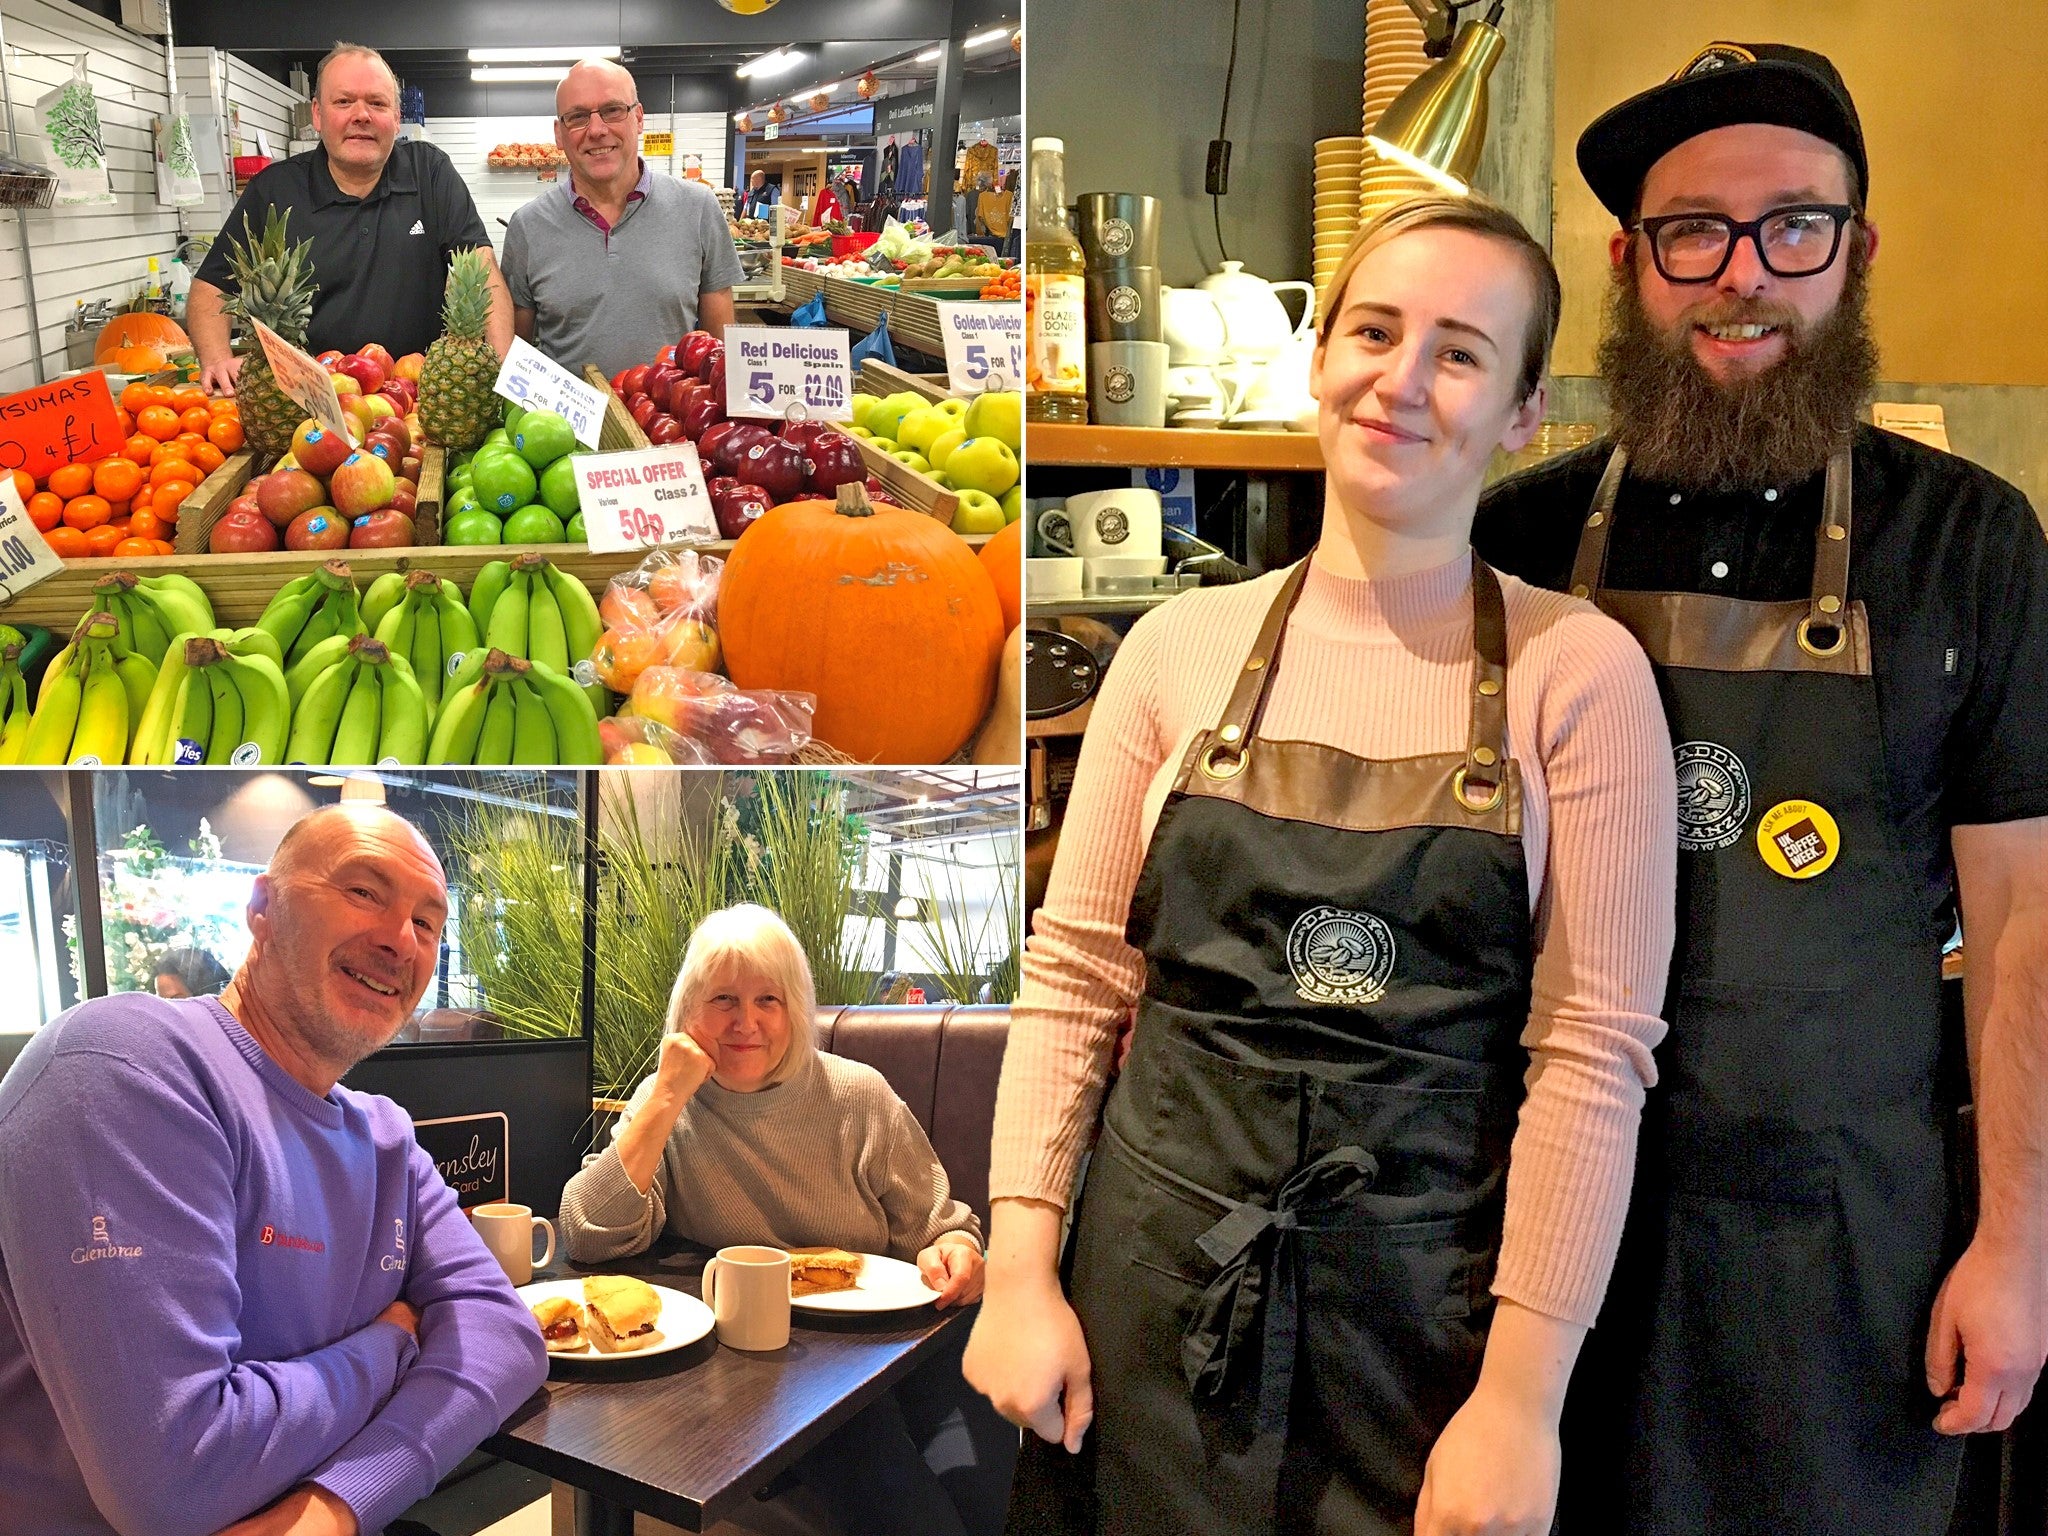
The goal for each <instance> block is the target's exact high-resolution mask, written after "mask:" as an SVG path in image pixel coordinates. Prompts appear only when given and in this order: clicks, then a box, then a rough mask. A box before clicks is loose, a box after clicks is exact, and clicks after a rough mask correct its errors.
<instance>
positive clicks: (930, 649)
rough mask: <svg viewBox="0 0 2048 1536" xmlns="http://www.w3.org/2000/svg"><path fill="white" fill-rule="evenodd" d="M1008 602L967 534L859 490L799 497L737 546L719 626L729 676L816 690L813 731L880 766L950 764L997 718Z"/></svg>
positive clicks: (759, 684) (751, 684) (746, 684)
mask: <svg viewBox="0 0 2048 1536" xmlns="http://www.w3.org/2000/svg"><path fill="white" fill-rule="evenodd" d="M1002 622H1003V616H1002V605H1001V603H1000V602H998V601H997V599H996V593H995V587H994V585H993V583H991V582H990V580H989V576H988V572H987V571H986V570H985V569H983V567H982V564H981V562H980V561H979V560H978V559H976V558H975V553H974V551H973V550H972V549H971V548H969V547H968V544H967V541H966V540H965V539H962V538H961V537H960V536H959V535H958V534H956V533H954V532H953V531H952V530H951V529H950V528H948V527H946V525H945V524H943V523H941V522H939V521H938V520H937V519H936V518H931V517H927V516H925V515H924V514H923V513H922V512H910V511H905V510H902V509H900V508H896V507H874V506H871V505H870V504H869V502H868V499H867V493H866V492H865V491H864V490H863V489H862V488H861V487H860V486H859V485H843V486H841V487H840V488H839V492H838V500H837V501H836V502H832V501H791V502H785V503H783V504H782V505H781V506H779V507H776V508H774V509H773V510H771V511H769V512H768V513H766V514H765V515H764V516H762V517H761V518H760V519H759V520H758V521H756V522H755V523H754V524H753V525H752V526H750V527H749V528H748V529H747V531H746V532H745V533H743V534H742V535H741V536H740V539H739V542H738V543H737V544H736V545H734V546H733V552H732V557H731V559H729V560H728V561H727V562H726V566H725V576H724V579H723V580H722V582H721V583H720V586H719V593H718V630H719V635H720V637H721V639H722V640H723V642H724V645H725V659H726V665H727V669H728V671H730V673H731V674H732V679H733V681H734V682H736V683H738V684H739V685H740V686H741V687H742V688H771V689H789V690H794V691H797V692H803V693H813V694H816V695H817V696H818V714H817V719H816V722H815V729H816V731H817V735H818V739H819V740H820V741H823V742H825V743H827V744H828V745H830V746H834V747H837V748H838V749H839V750H840V751H842V752H845V753H847V754H849V755H850V756H853V757H857V758H859V759H861V760H862V761H864V762H871V763H943V762H945V761H946V760H947V759H949V758H951V757H952V755H953V754H954V753H955V752H957V751H959V750H960V748H961V747H962V746H963V745H965V743H966V742H967V739H968V738H969V737H970V736H972V735H973V734H974V729H975V727H976V726H977V725H979V724H980V723H981V719H982V716H983V715H985V714H987V713H988V705H989V699H990V697H991V695H992V694H993V693H994V690H995V681H996V657H997V655H998V654H999V652H1000V650H1001V647H1002V642H1003V630H1002V628H1001V626H1002Z"/></svg>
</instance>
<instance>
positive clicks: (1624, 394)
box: [1474, 43, 2048, 1536]
mask: <svg viewBox="0 0 2048 1536" xmlns="http://www.w3.org/2000/svg"><path fill="white" fill-rule="evenodd" d="M1578 158H1579V166H1580V169H1581V170H1582V171H1583V172H1584V174H1585V176H1586V179H1587V180H1588V182H1589V183H1591V185H1592V187H1593V190H1594V191H1595V192H1596V193H1597V194H1598V195H1599V197H1600V199H1601V201H1602V202H1603V203H1604V204H1605V205H1606V206H1607V207H1608V208H1609V209H1610V210H1611V211H1612V212H1613V213H1614V215H1615V217H1616V218H1617V219H1618V220H1619V221H1620V222H1621V225H1622V228H1621V229H1620V230H1618V231H1617V232H1616V234H1615V235H1614V237H1613V244H1612V258H1613V262H1614V289H1613V293H1612V296H1611V301H1610V306H1609V316H1608V326H1607V333H1606V336H1605V338H1604V340H1603V342H1602V346H1601V353H1600V358H1601V371H1602V373H1603V375H1604V376H1605V378H1606V381H1607V383H1608V386H1609V397H1610V404H1611V409H1612V424H1611V428H1610V432H1609V436H1608V437H1607V438H1606V439H1605V440H1604V441H1602V442H1599V443H1596V444H1594V445H1593V446H1591V447H1590V448H1588V449H1585V450H1583V451H1581V452H1578V453H1575V454H1571V455H1569V456H1566V457H1564V458H1561V459H1558V460H1556V461H1553V462H1551V463H1548V464H1545V465H1542V466H1540V467H1539V468H1537V469H1535V470H1533V471H1531V472H1530V473H1528V474H1525V475H1521V476H1518V477H1516V478H1515V479H1513V480H1511V481H1508V482H1506V483H1504V484H1502V485H1500V486H1497V487H1495V488H1494V490H1493V493H1492V494H1491V495H1490V496H1489V497H1488V498H1487V500H1486V501H1485V503H1484V504H1483V506H1482V508H1481V512H1480V517H1479V523H1478V527H1477V529H1476V531H1475V536H1474V542H1475V544H1476V545H1477V547H1478V550H1479V552H1480V554H1482V555H1483V556H1484V557H1485V558H1486V559H1488V560H1490V561H1492V562H1493V563H1494V564H1496V565H1498V566H1500V567H1502V568H1504V569H1506V570H1509V571H1512V572H1514V573H1516V574H1517V575H1520V576H1522V577H1524V578H1526V579H1528V580H1531V581H1536V582H1540V583H1542V584H1544V585H1546V586H1551V587H1559V588H1569V589H1571V590H1573V591H1575V592H1578V593H1580V594H1581V595H1583V596H1587V597H1590V598H1591V599H1592V600H1594V601H1595V602H1597V603H1599V604H1600V606H1601V607H1602V608H1604V609H1606V610H1607V611H1608V612H1610V613H1612V614H1613V615H1614V616H1615V617H1617V618H1618V619H1620V620H1621V621H1622V622H1623V623H1624V624H1626V625H1627V626H1628V627H1629V628H1630V630H1631V631H1632V632H1633V633H1634V634H1635V635H1636V636H1637V638H1638V639H1639V640H1640V641H1641V642H1642V643H1643V646H1644V649H1645V650H1646V651H1647V652H1648V653H1649V654H1650V657H1651V660H1652V661H1653V663H1655V665H1656V668H1657V672H1658V678H1659V682H1660V685H1661V687H1662V690H1663V694H1664V699H1665V706H1666V710H1667V713H1668V715H1669V717H1670V720H1671V727H1672V731H1671V734H1672V740H1673V741H1674V742H1676V743H1678V745H1677V748H1676V751H1677V757H1678V782H1679V845H1680V848H1681V850H1682V851H1681V854H1680V875H1679V893H1678V900H1679V925H1678V931H1679V935H1680V939H1679V945H1678V951H1677V954H1676V955H1675V957H1674V962H1673V975H1672V980H1671V988H1670V992H1669V995H1668V998H1667V1004H1666V1006H1667V1009H1668V1011H1669V1019H1670V1024H1671V1032H1670V1035H1669V1037H1668V1039H1667V1040H1666V1043H1665V1044H1664V1046H1663V1047H1662V1048H1661V1049H1660V1050H1659V1051H1658V1053H1657V1054H1658V1060H1659V1069H1660V1073H1661V1076H1662V1083H1661V1085H1660V1087H1659V1089H1658V1091H1657V1092H1656V1093H1655V1094H1654V1095H1653V1096H1652V1100H1651V1103H1650V1105H1649V1107H1648V1109H1647V1110H1646V1114H1645V1119H1644V1127H1643V1139H1642V1155H1641V1158H1640V1163H1639V1167H1638V1177H1637V1181H1636V1185H1635V1191H1634V1195H1633V1198H1632V1203H1631V1210H1630V1220H1629V1229H1628V1235H1627V1237H1626V1239H1625V1240H1624V1243H1623V1248H1622V1255H1621V1260H1620V1263H1619V1265H1618V1266H1617V1269H1616V1272H1615V1276H1614V1280H1613V1283H1612V1285H1611V1286H1610V1288H1609V1292H1608V1299H1607V1304H1606V1308H1605V1311H1604V1312H1603V1314H1602V1317H1601V1320H1600V1326H1599V1327H1598V1328H1596V1329H1595V1330H1594V1332H1593V1333H1592V1335H1591V1338H1590V1341H1589V1343H1588V1346H1587V1354H1586V1357H1585V1358H1584V1359H1583V1360H1582V1361H1581V1364H1580V1367H1579V1370H1578V1374H1577V1375H1576V1377H1575V1378H1574V1380H1573V1384H1572V1400H1571V1403H1570V1404H1569V1406H1568V1408H1567V1412H1566V1418H1565V1449H1564V1476H1565V1486H1564V1490H1563V1496H1562V1498H1561V1500H1560V1506H1559V1508H1560V1514H1561V1524H1560V1530H1562V1531H1564V1532H1567V1533H1570V1536H1578V1533H1582V1532H1591V1533H1598V1536H1607V1533H1610V1532H1626V1533H1656V1536H1679V1533H1687V1536H1691V1533H1697V1532H1712V1533H1715V1536H1726V1533H1750V1532H1754V1533H1758V1536H1762V1533H1766V1532H1768V1533H1770V1536H1783V1533H1788V1532H1798V1533H1799V1536H1823V1533H1826V1536H1872V1533H1877V1532H1883V1533H1885V1536H1945V1533H1946V1532H1947V1530H1948V1528H1949V1520H1950V1513H1951V1505H1952V1503H1953V1499H1954V1493H1955V1488H1956V1479H1957V1468H1958V1465H1959V1458H1960V1442H1959V1441H1958V1440H1957V1439H1955V1438H1953V1437H1956V1436H1959V1435H1962V1434H1967V1433H1971V1432H1974V1431H1984V1430H2000V1429H2003V1428H2005V1427H2006V1426H2007V1425H2008V1424H2010V1423H2011V1421H2012V1419H2013V1417H2014V1415H2016V1414H2017V1413H2018V1412H2019V1411H2020V1409H2021V1408H2023V1407H2024V1406H2025V1405H2026V1403H2027V1400H2028V1398H2029V1396H2030V1395H2031V1394H2032V1392H2033V1389H2034V1385H2035V1381H2036V1379H2037V1376H2038V1374H2039V1371H2040V1368H2041V1363H2042V1358H2043V1354H2044V1352H2048V1320H2044V1315H2043V1314H2044V1212H2048V1168H2044V1164H2048V1080H2044V1064H2048V1048H2044V1039H2048V702H2044V701H2048V687H2044V684H2048V541H2044V540H2043V537H2042V530H2041V526H2040V524H2039V522H2038V521H2037V520H2036V518H2035V516H2034V514H2033V511H2032V510H2031V509H2030V508H2029V506H2028V505H2027V502H2026V499H2025V497H2023V496H2022V495H2021V494H2020V492H2019V491H2017V490H2016V489H2014V488H2013V487H2012V486H2010V485H2008V484H2006V483H2005V482H2004V481H2002V480H2000V479H1998V478H1997V477H1996V476H1994V475H1992V474H1990V473H1988V472H1987V471H1985V470H1983V469H1981V468H1979V467H1978V466H1976V465H1974V464H1971V463H1969V462H1968V461H1967V460H1964V459H1960V458H1954V457H1951V456H1949V455H1947V454H1943V453H1938V452H1935V451H1933V450H1931V449H1928V448H1924V447H1921V446H1919V445H1917V444H1915V443H1912V442H1910V441H1908V440H1906V439H1905V438H1902V437H1897V436H1893V435H1891V434H1889V433H1886V432H1881V431H1877V430H1875V429H1874V428H1871V427H1869V426H1863V425H1858V424H1857V417H1858V414H1859V412H1860V408H1861V406H1862V405H1863V403H1864V401H1865V400H1866V399H1867V397H1868V395H1869V393H1870V391H1871V388H1872V386H1873V384H1874V382H1875V380H1876V378H1877V357H1876V349H1875V346H1874V344H1873V343H1872V340H1871V337H1870V332H1869V328H1868V323H1867V318H1866V313H1865V292H1866V275H1867V273H1868V271H1869V269H1870V266H1871V262H1872V258H1873V257H1874V255H1875V253H1876V250H1877V244H1878V239H1877V229H1876V226H1875V225H1874V224H1872V223H1871V221H1870V220H1869V218H1868V217H1867V216H1866V214H1865V212H1864V209H1865V198H1866V193H1867V188H1868V184H1869V166H1868V162H1867V159H1866V156H1865V153H1864V146H1863V137H1862V131H1861V128H1860V125H1859V123H1858V120H1857V116H1856V110H1855V107H1854V104H1853V103H1852V102H1851V101H1850V99H1849V95H1848V91H1847V89H1846V87H1845V86H1844V85H1843V84H1842V81H1841V77H1840V76H1839V74H1837V72H1836V71H1835V69H1834V66H1833V65H1831V64H1830V63H1829V62H1828V61H1827V60H1826V59H1824V58H1822V57H1820V56H1819V55H1817V54H1813V53H1808V52H1806V51H1804V50H1801V49H1795V48H1787V47H1781V46H1775V45H1768V44H1750V45H1737V44H1723V43H1717V44H1715V45H1713V46H1712V47H1710V48H1708V49H1707V50H1706V51H1705V52H1703V53H1702V54H1700V55H1699V56H1698V57H1697V58H1695V59H1694V60H1693V61H1691V62H1690V63H1689V64H1687V65H1686V67H1685V68H1683V69H1681V70H1680V71H1679V72H1678V74H1677V75H1675V76H1673V77H1672V78H1671V79H1670V80H1669V81H1667V82H1665V83H1664V84H1662V85H1660V86H1657V87H1655V88H1653V89H1651V90H1649V91H1646V92H1644V93H1643V94H1641V95H1639V96H1636V97H1634V98H1632V99H1630V100H1629V101H1626V102H1624V103H1622V104H1621V105H1620V106H1618V107H1616V108H1614V109H1613V110H1612V111H1610V112H1608V113H1606V114H1605V115H1604V116H1602V117H1601V118H1600V119H1599V120H1598V121H1597V122H1595V123H1594V124H1593V125H1592V126H1591V127H1590V128H1588V129H1587V130H1586V132H1585V134H1584V136H1583V137H1582V138H1581V139H1580V140H1579V146H1578ZM1616 856H1617V857H1626V856H1627V851H1626V850H1625V849H1617V850H1616ZM1958 903H1960V908H1961V913H1962V918H1963V926H1964V936H1965V940H1966V948H1967V953H1968V965H1967V973H1966V982H1965V994H1964V998H1965V1013H1966V1017H1967V1021H1968V1026H1969V1027H1968V1031H1967V1033H1968V1042H1967V1043H1968V1052H1967V1056H1968V1068H1969V1073H1970V1080H1971V1082H1972V1085H1973V1087H1974V1097H1975V1103H1976V1116H1977V1126H1976V1140H1977V1154H1978V1163H1979V1167H1980V1171H1981V1182H1982V1195H1981V1199H1980V1202H1979V1211H1978V1214H1977V1217H1976V1221H1975V1225H1974V1228H1971V1227H1969V1226H1968V1225H1967V1224H1966V1222H1965V1221H1964V1219H1963V1216H1962V1213H1961V1212H1959V1211H1958V1210H1957V1209H1956V1208H1955V1206H1954V1204H1953V1203H1952V1201H1951V1199H1950V1190H1951V1185H1952V1178H1953V1175H1954V1172H1955V1169H1954V1166H1953V1157H1952V1150H1953V1149H1952V1148H1951V1147H1949V1146H1947V1145H1945V1139H1946V1138H1945V1132H1948V1131H1950V1130H1951V1129H1952V1122H1951V1118H1950V1116H1949V1115H1948V1113H1947V1111H1948V1110H1949V1109H1950V1108H1951V1107H1952V1103H1953V1100H1954V1099H1955V1098H1956V1097H1958V1094H1957V1093H1955V1092H1953V1091H1950V1084H1951V1083H1954V1082H1957V1081H1959V1080H1960V1072H1961V1067H1960V1066H1959V1064H1958V1063H1957V1061H1956V1059H1955V1058H1956V1055H1957V1054H1958V1053H1957V1051H1956V1048H1955V1043H1954V1042H1950V1041H1946V1040H1945V1039H1944V1037H1943V1030H1942V1027H1941V983H1940V958H1941V950H1942V945H1943V943H1944V941H1945V940H1946V939H1947V938H1948V937H1949V935H1950V933H1951V932H1952V930H1953V926H1954V923H1955V920H1956V912H1957V908H1958Z"/></svg>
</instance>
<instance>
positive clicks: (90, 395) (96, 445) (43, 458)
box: [0, 368, 122, 480]
mask: <svg viewBox="0 0 2048 1536" xmlns="http://www.w3.org/2000/svg"><path fill="white" fill-rule="evenodd" d="M121 442H122V438H121V422H120V418H119V417H117V416H116V415H115V414H114V395H113V391H112V390H111V389H109V388H108V386H107V376H106V375H105V374H104V373H101V372H100V371H99V370H98V369H97V368H95V369H91V370H89V371H87V372H85V373H81V374H76V375H74V376H72V377H71V378H68V379H58V380H55V381H54V382H52V383H49V384H38V385H37V386H36V387H35V388H34V389H24V390H23V391H22V392H21V393H20V394H18V395H9V396H7V397H6V398H5V399H0V469H21V470H26V471H28V473H29V474H31V475H34V476H35V477H36V478H37V479H38V480H40V479H42V478H43V477H44V476H45V475H47V474H49V472H50V471H51V470H53V469H56V468H57V467H58V466H60V465H63V464H77V463H85V462H88V461H90V460H93V459H104V458H105V457H106V456H107V455H108V454H110V453H116V452H118V451H119V450H120V447H121Z"/></svg>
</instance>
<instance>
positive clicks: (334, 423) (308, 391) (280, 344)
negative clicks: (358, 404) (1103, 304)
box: [256, 320, 355, 442]
mask: <svg viewBox="0 0 2048 1536" xmlns="http://www.w3.org/2000/svg"><path fill="white" fill-rule="evenodd" d="M256 340H257V341H258V342H260V343H261V344H262V346H263V358H264V361H265V362H267V363H269V364H270V371H271V373H272V375H273V376H275V378H276V379H277V387H278V388H279V389H281V390H283V391H284V392H285V395H286V396H287V397H288V398H289V399H290V400H291V401H292V403H293V404H294V405H296V406H298V407H299V409H301V410H303V411H304V412H305V413H306V414H307V415H308V416H310V417H312V418H313V419H314V420H315V421H317V422H319V423H320V425H321V426H323V427H325V428H326V429H327V430H328V431H330V432H335V433H339V434H340V435H341V438H342V440H343V441H344V442H354V441H355V438H354V437H353V435H352V434H351V433H350V432H349V429H348V418H347V417H346V416H344V415H343V414H342V412H341V396H339V395H337V394H336V393H335V392H334V380H333V379H332V378H331V377H330V376H329V375H328V372H327V370H326V369H325V368H322V367H321V366H320V365H319V364H318V363H317V362H315V361H314V360H313V358H312V357H311V356H310V355H309V354H307V353H306V352H303V351H301V350H300V349H299V348H297V347H295V346H293V345H292V344H291V343H290V342H288V341H286V340H285V339H284V338H283V337H282V336H280V335H278V334H277V332H275V331H273V330H272V329H271V328H270V327H269V326H267V325H265V324H264V323H263V322H262V321H261V320H258V321H257V322H256Z"/></svg>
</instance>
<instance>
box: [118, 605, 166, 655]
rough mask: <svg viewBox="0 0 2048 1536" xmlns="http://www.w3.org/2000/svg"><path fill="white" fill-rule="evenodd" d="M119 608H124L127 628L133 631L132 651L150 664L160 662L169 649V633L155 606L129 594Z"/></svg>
mask: <svg viewBox="0 0 2048 1536" xmlns="http://www.w3.org/2000/svg"><path fill="white" fill-rule="evenodd" d="M121 608H125V610H126V612H127V617H128V623H129V626H130V627H131V628H132V629H133V630H134V638H133V640H132V642H131V643H132V645H133V647H134V649H136V650H138V651H140V652H142V654H143V655H144V656H146V657H147V658H148V659H149V660H150V662H152V663H160V662H162V661H163V659H164V652H165V651H167V650H169V649H170V648H171V632H170V631H169V630H168V629H167V628H166V627H165V626H164V622H163V620H162V618H161V617H159V615H158V613H157V610H156V606H155V605H154V604H153V603H151V602H149V601H148V600H147V599H146V598H140V597H137V596H135V595H134V594H133V593H130V594H129V596H128V599H127V601H126V603H125V604H123V605H121ZM121 608H117V609H116V612H119V611H121Z"/></svg>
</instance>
